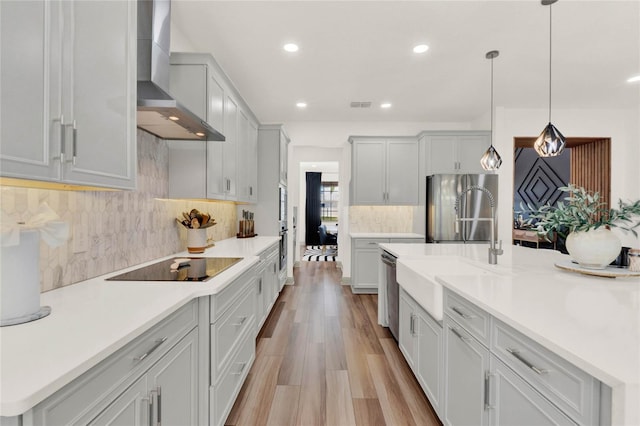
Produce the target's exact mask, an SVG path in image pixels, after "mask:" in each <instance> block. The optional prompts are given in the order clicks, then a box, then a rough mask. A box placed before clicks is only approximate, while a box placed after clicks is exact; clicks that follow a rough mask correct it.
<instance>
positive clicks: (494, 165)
mask: <svg viewBox="0 0 640 426" xmlns="http://www.w3.org/2000/svg"><path fill="white" fill-rule="evenodd" d="M498 55H500V52H498V51H497V50H492V51H490V52H487V54H486V55H485V58H487V59H491V103H490V104H489V105H490V107H489V110H490V111H491V136H490V137H491V146H489V148H487V150H486V151H485V153H484V155H483V156H482V158H480V165H481V166H482V168H483V169H484V170H487V171H492V170H498V169H499V168H500V166H501V165H502V158H500V154H498V151H496V149H495V148H494V147H493V60H494V59H495V58H497V57H498Z"/></svg>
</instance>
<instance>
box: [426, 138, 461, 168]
mask: <svg viewBox="0 0 640 426" xmlns="http://www.w3.org/2000/svg"><path fill="white" fill-rule="evenodd" d="M427 142H428V144H429V145H430V146H429V148H430V149H428V150H427V152H428V156H429V158H427V164H428V165H429V167H428V173H427V174H435V173H457V172H458V160H457V157H456V151H457V147H456V143H457V138H456V136H429V137H427Z"/></svg>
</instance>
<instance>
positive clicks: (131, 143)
mask: <svg viewBox="0 0 640 426" xmlns="http://www.w3.org/2000/svg"><path fill="white" fill-rule="evenodd" d="M136 6H137V3H136V2H135V1H121V2H113V1H106V0H105V1H91V2H84V1H83V2H81V1H26V2H25V1H11V0H9V1H2V2H0V19H1V25H0V43H1V49H0V52H1V58H0V62H1V63H2V68H1V71H0V80H1V82H0V90H1V96H0V102H1V105H0V113H1V117H0V122H1V123H2V126H0V128H1V130H0V170H1V174H2V176H4V177H11V178H24V179H34V180H42V181H48V182H57V183H63V184H73V185H89V186H96V187H108V188H121V189H134V188H135V183H136V182H135V179H136V115H135V112H136V111H135V110H136V84H135V81H136V37H137V33H136V28H137V20H136ZM87 23H91V25H87Z"/></svg>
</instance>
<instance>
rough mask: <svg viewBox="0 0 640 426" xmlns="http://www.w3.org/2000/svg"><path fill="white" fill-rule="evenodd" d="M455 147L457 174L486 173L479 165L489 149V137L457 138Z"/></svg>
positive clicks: (469, 136) (471, 136) (470, 136)
mask: <svg viewBox="0 0 640 426" xmlns="http://www.w3.org/2000/svg"><path fill="white" fill-rule="evenodd" d="M457 145H458V146H457V148H458V153H457V155H458V166H459V167H458V172H459V173H486V171H485V170H484V169H483V168H482V166H481V165H480V158H482V155H483V154H484V153H485V151H486V150H487V148H489V136H486V135H468V136H459V137H458V143H457Z"/></svg>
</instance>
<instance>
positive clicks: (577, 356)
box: [381, 244, 640, 425]
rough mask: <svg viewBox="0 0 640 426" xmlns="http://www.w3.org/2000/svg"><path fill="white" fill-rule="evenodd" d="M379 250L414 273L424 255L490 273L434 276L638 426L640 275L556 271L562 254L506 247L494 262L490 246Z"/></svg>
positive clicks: (616, 417) (416, 293)
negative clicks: (600, 387) (608, 397)
mask: <svg viewBox="0 0 640 426" xmlns="http://www.w3.org/2000/svg"><path fill="white" fill-rule="evenodd" d="M381 247H383V248H384V249H386V250H389V251H391V252H393V253H394V254H396V255H397V256H398V264H401V263H403V262H405V266H406V267H409V268H410V267H412V265H413V268H414V269H415V270H416V271H415V272H416V273H418V272H419V271H417V269H418V267H417V266H416V262H415V260H416V259H417V258H419V257H423V259H424V262H429V256H432V257H434V256H435V257H438V258H441V257H442V256H450V257H451V258H452V259H456V258H457V259H459V261H460V262H461V263H465V264H467V265H473V266H477V267H478V268H481V269H482V270H483V271H489V273H478V274H471V273H469V272H468V270H465V268H460V269H459V270H456V269H452V270H451V271H447V272H442V273H439V274H438V275H436V276H435V279H436V281H437V282H438V283H440V284H442V285H443V286H444V287H446V288H449V289H451V290H453V291H454V292H456V293H458V294H460V295H461V296H463V297H465V298H466V299H468V300H470V301H471V302H473V303H474V304H476V305H477V306H479V307H480V308H482V309H484V310H485V311H487V312H489V313H490V314H491V315H493V316H494V317H496V318H498V319H500V320H502V321H503V322H505V323H507V324H509V325H510V326H511V327H513V328H515V329H516V330H518V331H520V332H522V333H523V334H525V335H527V336H529V337H530V338H532V339H533V340H535V341H537V342H538V343H540V344H542V345H543V346H545V347H547V348H548V349H549V350H551V351H553V352H555V353H556V354H558V355H560V356H561V357H563V358H565V359H566V360H567V361H569V362H571V363H572V364H574V365H576V366H577V367H579V368H581V369H583V370H584V371H586V372H587V373H589V374H591V375H592V376H594V377H595V378H597V379H598V380H600V381H602V382H603V383H605V384H607V385H608V386H610V387H611V388H612V416H613V418H612V420H613V423H614V424H626V425H638V424H640V278H615V279H612V278H600V277H593V276H586V275H581V274H577V273H573V272H567V271H564V270H560V269H558V268H556V267H555V266H554V262H556V261H561V260H566V259H568V256H567V255H563V254H561V253H559V252H554V251H551V250H535V249H529V248H524V247H518V246H508V247H505V254H504V255H503V256H499V257H498V265H489V264H488V261H487V245H465V244H448V245H445V244H422V245H416V244H383V245H381ZM434 260H436V259H435V258H434ZM461 270H462V271H463V272H460V271H461ZM423 274H424V272H423ZM425 276H426V275H425ZM428 278H434V277H428ZM400 285H401V286H403V288H404V285H403V283H402V282H400ZM405 290H406V291H407V292H409V293H410V294H411V295H412V297H414V299H416V300H418V301H419V300H420V298H421V294H420V292H421V291H424V290H422V289H420V288H419V287H416V286H407V288H405ZM409 290H410V291H409ZM412 293H413V294H412Z"/></svg>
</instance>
